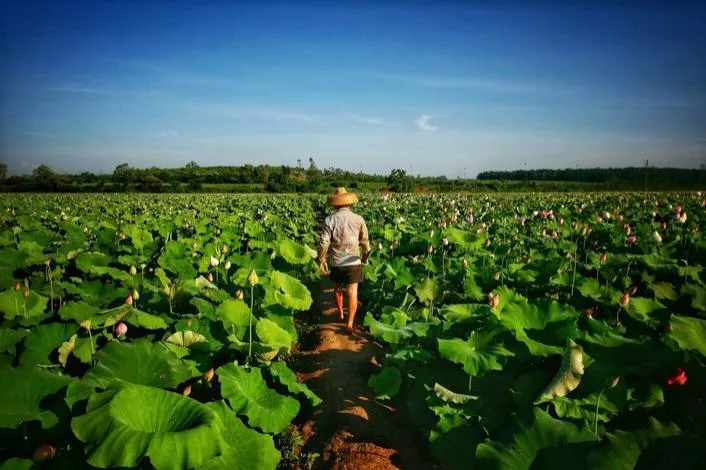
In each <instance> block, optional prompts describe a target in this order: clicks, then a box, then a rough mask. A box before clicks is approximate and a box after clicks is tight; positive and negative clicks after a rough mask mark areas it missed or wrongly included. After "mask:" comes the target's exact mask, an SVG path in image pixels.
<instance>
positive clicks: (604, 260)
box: [600, 251, 608, 264]
mask: <svg viewBox="0 0 706 470" xmlns="http://www.w3.org/2000/svg"><path fill="white" fill-rule="evenodd" d="M607 259H608V252H607V251H604V252H603V254H602V255H601V258H600V261H601V264H605V262H606V260H607Z"/></svg>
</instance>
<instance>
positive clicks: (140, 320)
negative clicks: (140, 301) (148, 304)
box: [103, 304, 169, 330]
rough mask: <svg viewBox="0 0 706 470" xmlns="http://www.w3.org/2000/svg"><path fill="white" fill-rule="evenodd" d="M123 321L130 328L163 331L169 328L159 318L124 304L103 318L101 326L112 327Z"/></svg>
mask: <svg viewBox="0 0 706 470" xmlns="http://www.w3.org/2000/svg"><path fill="white" fill-rule="evenodd" d="M121 321H124V322H126V323H128V324H130V325H132V326H137V327H140V328H144V329H146V330H163V329H166V328H168V327H169V325H167V322H165V321H164V320H163V319H162V318H161V317H158V316H157V315H153V314H151V313H147V312H143V311H142V310H139V309H137V308H135V307H134V306H132V305H129V304H124V305H122V306H120V308H118V309H116V310H113V311H112V312H110V314H109V315H108V316H107V317H106V318H105V322H104V324H103V326H105V327H109V326H113V325H115V324H116V323H118V322H121Z"/></svg>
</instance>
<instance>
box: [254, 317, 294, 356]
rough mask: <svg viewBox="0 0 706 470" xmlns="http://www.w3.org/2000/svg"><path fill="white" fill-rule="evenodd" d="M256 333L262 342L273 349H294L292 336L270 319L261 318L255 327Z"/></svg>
mask: <svg viewBox="0 0 706 470" xmlns="http://www.w3.org/2000/svg"><path fill="white" fill-rule="evenodd" d="M255 332H256V333H257V337H258V338H260V341H262V342H263V343H265V344H266V345H268V346H269V347H271V348H272V349H275V350H280V349H286V350H287V351H289V349H290V348H291V347H292V342H293V340H292V336H291V335H290V334H289V333H288V332H287V331H286V330H284V329H283V328H280V326H279V325H278V324H277V323H275V322H273V321H272V320H270V319H267V318H261V319H260V320H259V321H258V322H257V325H256V326H255Z"/></svg>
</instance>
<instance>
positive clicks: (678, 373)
mask: <svg viewBox="0 0 706 470" xmlns="http://www.w3.org/2000/svg"><path fill="white" fill-rule="evenodd" d="M685 384H686V372H684V369H681V368H678V369H677V370H675V371H674V375H672V376H671V377H669V378H668V379H667V385H670V386H672V387H683V386H684V385H685Z"/></svg>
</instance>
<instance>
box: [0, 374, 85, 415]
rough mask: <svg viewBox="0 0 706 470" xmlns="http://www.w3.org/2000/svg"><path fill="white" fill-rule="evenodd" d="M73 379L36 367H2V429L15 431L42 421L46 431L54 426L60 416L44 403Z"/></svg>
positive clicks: (0, 380) (0, 376) (0, 375)
mask: <svg viewBox="0 0 706 470" xmlns="http://www.w3.org/2000/svg"><path fill="white" fill-rule="evenodd" d="M73 380H74V379H72V378H71V377H65V376H60V375H54V374H51V373H49V372H46V371H44V370H40V369H35V368H12V367H9V366H0V383H2V384H3V385H2V387H0V403H2V406H0V428H15V427H17V426H18V425H19V424H20V423H22V422H28V421H33V420H38V421H40V422H41V423H42V427H43V428H45V429H46V428H50V427H52V426H54V425H55V424H57V422H58V417H57V416H56V414H54V413H53V412H52V411H50V410H47V409H43V408H42V406H41V405H40V403H41V402H42V400H43V399H44V398H45V397H46V396H48V395H52V394H54V393H57V392H58V391H60V390H61V389H62V388H64V387H66V386H67V385H69V384H70V383H71V382H72V381H73Z"/></svg>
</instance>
